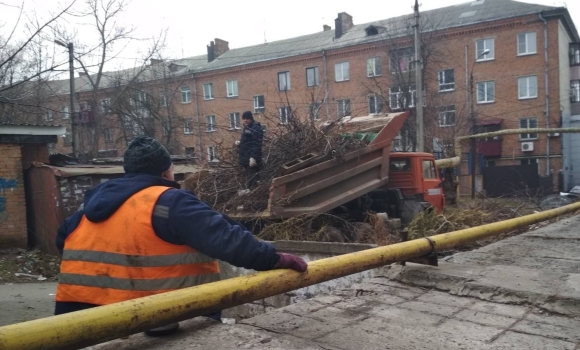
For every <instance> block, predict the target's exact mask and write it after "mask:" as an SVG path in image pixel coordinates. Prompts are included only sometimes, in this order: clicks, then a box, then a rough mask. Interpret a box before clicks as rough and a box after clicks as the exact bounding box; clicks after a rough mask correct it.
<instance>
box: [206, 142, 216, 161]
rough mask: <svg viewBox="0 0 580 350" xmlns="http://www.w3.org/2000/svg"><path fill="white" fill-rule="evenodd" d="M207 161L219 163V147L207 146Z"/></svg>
mask: <svg viewBox="0 0 580 350" xmlns="http://www.w3.org/2000/svg"><path fill="white" fill-rule="evenodd" d="M207 160H208V161H209V162H213V163H217V162H219V158H218V149H217V146H207Z"/></svg>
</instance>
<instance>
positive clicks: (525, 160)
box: [520, 158, 538, 165]
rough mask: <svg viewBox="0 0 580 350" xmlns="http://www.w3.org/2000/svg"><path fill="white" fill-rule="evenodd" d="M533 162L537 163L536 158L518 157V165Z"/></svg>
mask: <svg viewBox="0 0 580 350" xmlns="http://www.w3.org/2000/svg"><path fill="white" fill-rule="evenodd" d="M533 164H538V158H524V159H520V165H533Z"/></svg>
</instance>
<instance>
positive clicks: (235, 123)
mask: <svg viewBox="0 0 580 350" xmlns="http://www.w3.org/2000/svg"><path fill="white" fill-rule="evenodd" d="M228 116H229V118H230V130H235V129H240V128H241V125H242V121H241V119H240V113H239V112H233V113H230V114H228Z"/></svg>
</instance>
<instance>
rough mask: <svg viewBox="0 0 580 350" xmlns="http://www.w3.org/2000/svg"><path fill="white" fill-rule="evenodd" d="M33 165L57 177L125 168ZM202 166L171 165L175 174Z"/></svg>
mask: <svg viewBox="0 0 580 350" xmlns="http://www.w3.org/2000/svg"><path fill="white" fill-rule="evenodd" d="M33 165H34V166H36V167H41V168H49V169H51V170H52V171H53V172H54V174H55V175H56V176H58V177H72V176H85V175H113V174H124V173H125V170H124V169H123V166H122V165H112V166H105V165H84V166H81V165H79V166H54V165H48V164H44V163H41V162H33ZM202 170H203V168H202V167H199V166H194V165H186V164H175V165H174V167H173V172H174V173H175V174H188V173H192V174H195V173H197V172H200V171H202Z"/></svg>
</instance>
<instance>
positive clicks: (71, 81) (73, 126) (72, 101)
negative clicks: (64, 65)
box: [54, 39, 77, 158]
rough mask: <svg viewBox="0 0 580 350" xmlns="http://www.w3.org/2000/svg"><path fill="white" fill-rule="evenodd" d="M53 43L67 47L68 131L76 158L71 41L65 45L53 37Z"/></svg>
mask: <svg viewBox="0 0 580 350" xmlns="http://www.w3.org/2000/svg"><path fill="white" fill-rule="evenodd" d="M54 43H55V44H57V45H59V46H62V47H66V48H68V64H69V73H70V118H71V121H70V123H71V127H70V133H71V138H72V142H71V146H72V154H73V157H75V158H76V156H77V152H76V130H75V128H76V122H75V67H74V57H73V43H72V42H70V43H68V45H66V44H65V43H63V42H62V41H60V40H57V39H55V40H54Z"/></svg>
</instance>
